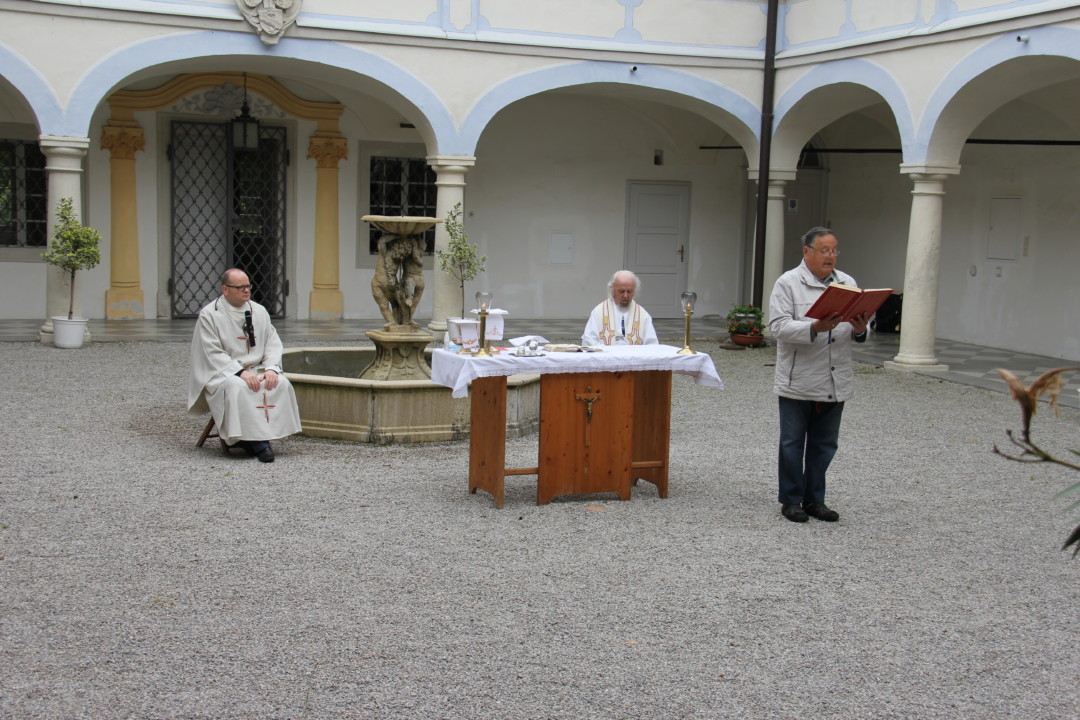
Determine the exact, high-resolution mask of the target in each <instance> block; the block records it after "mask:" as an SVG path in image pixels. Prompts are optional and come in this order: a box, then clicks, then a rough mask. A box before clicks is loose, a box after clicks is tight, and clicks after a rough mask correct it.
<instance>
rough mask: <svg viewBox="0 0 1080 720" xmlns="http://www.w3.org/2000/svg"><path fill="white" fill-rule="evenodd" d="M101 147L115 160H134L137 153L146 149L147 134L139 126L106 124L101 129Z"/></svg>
mask: <svg viewBox="0 0 1080 720" xmlns="http://www.w3.org/2000/svg"><path fill="white" fill-rule="evenodd" d="M101 149H102V150H108V151H109V157H110V158H111V159H113V160H134V159H135V153H137V152H139V151H141V150H145V149H146V134H145V133H144V132H143V129H142V128H141V127H140V126H138V125H135V126H131V125H126V124H111V125H106V126H105V127H103V128H102V129H101Z"/></svg>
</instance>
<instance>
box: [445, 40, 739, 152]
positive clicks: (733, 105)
mask: <svg viewBox="0 0 1080 720" xmlns="http://www.w3.org/2000/svg"><path fill="white" fill-rule="evenodd" d="M631 66H632V64H631V63H625V62H619V63H614V62H599V61H587V62H579V63H574V64H571V65H563V66H560V67H556V68H546V69H543V70H537V71H535V72H531V73H526V74H524V75H519V76H517V77H514V78H511V79H509V80H506V81H504V82H502V83H500V84H499V85H496V86H495V87H493V88H492V89H491V90H489V91H488V92H487V93H485V94H484V95H483V97H481V98H480V99H479V100H478V101H477V102H476V104H475V105H473V107H472V109H471V110H470V111H469V114H468V116H467V117H466V118H465V121H464V123H462V126H461V133H460V135H459V138H458V145H456V146H454V147H453V148H452V149H450V150H449V151H448V152H449V153H450V154H454V155H473V154H475V151H476V146H477V144H478V143H479V141H480V135H481V134H482V133H483V132H484V129H485V128H486V127H487V125H488V123H490V122H491V119H492V118H493V117H495V115H496V114H497V113H498V112H499V111H500V110H502V109H503V108H506V107H507V106H509V105H511V104H513V103H515V102H517V101H518V100H522V99H524V98H527V97H530V96H532V95H538V94H540V93H543V92H546V91H548V90H556V89H559V88H565V87H574V86H577V85H587V84H590V83H612V84H618V85H626V86H628V87H646V88H650V89H655V90H664V91H668V92H671V93H674V94H678V95H686V96H688V97H692V98H696V99H698V100H700V101H702V102H704V103H706V104H709V105H713V106H715V107H716V108H718V109H720V110H723V111H724V112H726V113H729V114H730V115H732V116H734V117H735V118H736V119H737V120H739V121H740V122H742V123H743V124H744V125H745V126H746V128H745V130H746V132H747V133H748V134H749V135H752V136H754V137H755V138H756V137H757V136H758V133H759V129H760V128H759V125H760V122H761V120H760V118H761V110H760V108H758V107H757V106H756V105H754V104H753V103H751V102H750V101H749V100H747V99H746V98H745V97H743V96H742V95H740V94H738V93H736V92H734V91H733V90H730V89H728V88H726V87H724V86H722V85H717V84H716V83H713V82H709V81H707V80H703V79H701V78H699V77H695V76H693V75H688V74H686V73H682V72H678V71H675V70H668V69H666V68H656V67H651V66H648V65H638V66H637V71H636V72H631V71H630V68H631Z"/></svg>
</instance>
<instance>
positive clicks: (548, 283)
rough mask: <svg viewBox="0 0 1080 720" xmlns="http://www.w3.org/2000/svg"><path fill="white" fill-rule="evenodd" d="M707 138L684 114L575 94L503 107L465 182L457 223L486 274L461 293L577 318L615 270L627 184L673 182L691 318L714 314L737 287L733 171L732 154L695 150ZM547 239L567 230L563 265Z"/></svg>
mask: <svg viewBox="0 0 1080 720" xmlns="http://www.w3.org/2000/svg"><path fill="white" fill-rule="evenodd" d="M710 133H711V134H713V135H715V133H716V128H715V126H713V125H712V124H711V123H708V122H706V121H704V120H702V119H700V118H698V117H696V116H694V115H691V114H689V113H686V112H684V111H678V110H668V109H661V108H659V107H658V106H653V105H651V104H650V105H637V104H634V103H631V102H622V101H613V100H607V99H601V98H588V97H582V96H580V95H571V94H548V95H544V96H539V97H534V98H530V99H527V100H524V101H521V102H519V103H516V104H515V105H513V106H511V107H510V108H508V109H507V110H504V111H503V112H502V113H501V114H500V115H498V116H497V117H496V118H495V119H494V121H493V122H492V124H491V126H490V127H489V128H488V130H487V132H486V133H485V134H484V136H483V138H482V139H481V142H480V145H479V149H478V151H477V162H476V167H475V168H474V169H473V170H472V171H471V172H470V173H469V175H468V187H467V188H466V203H465V205H466V209H467V213H468V215H467V217H466V218H465V228H466V232H468V233H469V236H470V239H471V240H472V241H473V242H475V243H477V244H478V245H479V246H480V251H481V252H482V253H484V254H486V255H487V256H488V270H487V272H486V273H485V274H484V275H483V276H482V277H481V278H479V279H478V280H477V281H474V282H473V283H471V285H470V287H468V288H467V291H468V292H469V293H470V294H471V293H473V292H475V291H476V290H477V289H480V288H481V286H483V287H487V288H490V289H491V290H492V292H494V293H495V304H496V305H497V306H500V307H504V308H506V309H508V310H510V312H511V313H512V314H514V315H517V316H518V317H550V318H572V317H581V318H584V317H585V315H586V314H587V312H588V310H589V309H591V307H592V306H593V305H594V304H595V303H596V302H598V301H599V300H600V299H602V298H603V295H604V292H605V287H604V286H605V284H606V282H607V280H608V278H609V277H610V275H611V273H612V272H614V271H615V270H617V269H619V268H621V267H622V266H623V261H624V245H625V237H624V233H625V225H626V191H627V182H628V181H629V180H643V181H681V182H689V183H691V186H692V187H691V230H690V233H691V238H690V267H689V270H690V273H689V278H688V284H689V287H690V289H693V290H695V291H696V292H697V293H698V297H699V302H698V312H699V313H702V314H711V313H719V312H721V311H723V312H726V311H727V309H728V307H729V306H730V304H731V303H732V302H734V301H735V300H736V295H737V291H738V288H737V281H738V277H739V263H738V249H739V246H740V242H739V223H740V218H739V208H740V200H741V192H742V184H741V183H742V181H741V179H740V178H744V177H745V174H744V173H743V172H742V171H741V170H740V164H739V163H740V162H741V160H742V156H741V154H739V153H728V154H724V155H719V154H717V153H713V152H707V151H700V150H698V149H697V147H698V145H701V144H707V140H708V138H709V137H710ZM655 149H663V150H664V151H665V152H664V159H665V161H664V165H662V166H656V165H654V164H653V151H654V150H655ZM717 158H719V159H717ZM717 163H718V164H717ZM552 233H566V234H571V235H573V237H574V262H573V264H569V265H567V264H552V263H551V262H549V246H550V236H551V234H552Z"/></svg>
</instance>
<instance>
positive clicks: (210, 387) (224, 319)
mask: <svg viewBox="0 0 1080 720" xmlns="http://www.w3.org/2000/svg"><path fill="white" fill-rule="evenodd" d="M281 350H282V347H281V340H280V339H279V338H278V334H277V331H276V330H275V329H274V326H273V325H272V324H271V323H270V314H269V313H268V312H267V311H266V308H264V307H263V306H262V305H260V304H259V303H257V302H253V301H252V300H251V281H250V280H248V276H247V274H246V273H244V272H243V271H242V270H237V269H235V268H232V269H229V270H226V271H225V272H224V273H223V274H222V276H221V297H219V298H218V299H216V300H214V301H213V302H212V303H210V304H209V305H207V306H206V307H204V308H203V309H202V310H200V311H199V319H198V322H196V324H195V336H194V337H193V338H192V340H191V383H190V385H189V386H188V412H189V413H191V414H192V415H200V414H202V413H204V412H206V411H207V410H209V411H210V414H211V415H213V416H214V422H215V423H216V424H217V427H218V435H219V436H220V437H221V442H222V444H223V445H224V446H225V447H226V450H228V448H231V447H240V448H242V449H243V450H245V451H246V452H247V453H248V454H249V455H253V456H255V457H257V458H258V459H259V461H260V462H274V451H273V450H272V449H271V448H270V441H271V440H276V439H277V438H282V437H285V436H287V435H293V434H295V433H298V432H300V413H299V410H298V409H297V406H296V395H295V394H294V393H293V388H292V385H291V384H290V383H289V380H288V379H287V378H286V377H285V376H284V375H282V374H281Z"/></svg>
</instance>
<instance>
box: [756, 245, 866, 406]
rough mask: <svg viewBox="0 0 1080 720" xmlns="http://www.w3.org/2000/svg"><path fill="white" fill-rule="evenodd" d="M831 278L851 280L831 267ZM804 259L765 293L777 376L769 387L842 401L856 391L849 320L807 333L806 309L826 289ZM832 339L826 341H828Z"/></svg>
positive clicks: (791, 395)
mask: <svg viewBox="0 0 1080 720" xmlns="http://www.w3.org/2000/svg"><path fill="white" fill-rule="evenodd" d="M833 275H835V277H836V282H838V283H843V284H844V285H855V279H854V278H853V277H851V276H850V275H848V274H846V273H843V272H840V271H839V270H833ZM825 287H826V286H825V283H823V282H821V281H820V280H818V279H817V278H816V277H815V276H814V274H813V273H812V272H810V269H809V268H808V267H806V263H805V262H803V263H801V264H800V265H799V266H798V267H797V268H794V269H792V270H788V271H787V272H786V273H784V274H783V275H781V276H780V277H779V279H777V281H776V285H775V286H773V291H772V295H771V296H770V298H769V331H770V332H771V333H772V336H773V337H774V338H776V379H775V384H774V385H773V392H775V393H776V394H777V395H780V396H783V397H786V398H792V399H795V400H816V401H819V402H844V401H845V400H848V399H850V398H851V396H852V395H854V394H855V373H854V370H852V367H851V343H852V337H853V332H852V328H851V323H840V324H839V325H837V326H836V329H835V330H833V331H832V332H831V333H818V334H817V335H816V337H813V338H811V336H812V335H813V332H812V331H811V329H810V326H811V325H812V324H813V322H814V321H813V319H811V318H806V317H805V313H806V311H807V310H809V309H810V306H811V305H813V304H814V301H815V300H817V299H818V297H820V296H821V294H822V293H823V292H825ZM830 339H831V342H830Z"/></svg>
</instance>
